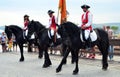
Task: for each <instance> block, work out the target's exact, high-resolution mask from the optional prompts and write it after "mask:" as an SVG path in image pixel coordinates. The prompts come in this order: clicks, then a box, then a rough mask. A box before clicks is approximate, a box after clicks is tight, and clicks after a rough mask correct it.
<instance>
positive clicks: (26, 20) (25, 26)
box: [23, 14, 30, 38]
mask: <svg viewBox="0 0 120 77" xmlns="http://www.w3.org/2000/svg"><path fill="white" fill-rule="evenodd" d="M29 22H30V20H29V16H28V15H27V14H26V15H24V28H23V31H24V33H23V35H24V38H25V36H26V30H27V26H28V24H29Z"/></svg>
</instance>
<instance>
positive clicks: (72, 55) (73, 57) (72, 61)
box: [71, 51, 75, 64]
mask: <svg viewBox="0 0 120 77" xmlns="http://www.w3.org/2000/svg"><path fill="white" fill-rule="evenodd" d="M71 57H72V60H71V63H72V64H74V62H75V53H74V51H71Z"/></svg>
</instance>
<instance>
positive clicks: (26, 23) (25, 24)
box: [24, 20, 29, 30]
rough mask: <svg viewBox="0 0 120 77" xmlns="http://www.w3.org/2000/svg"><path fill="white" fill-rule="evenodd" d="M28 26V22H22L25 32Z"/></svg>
mask: <svg viewBox="0 0 120 77" xmlns="http://www.w3.org/2000/svg"><path fill="white" fill-rule="evenodd" d="M28 24H29V21H28V20H25V21H24V30H27V26H28Z"/></svg>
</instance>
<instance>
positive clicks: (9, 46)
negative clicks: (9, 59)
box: [8, 39, 13, 51]
mask: <svg viewBox="0 0 120 77" xmlns="http://www.w3.org/2000/svg"><path fill="white" fill-rule="evenodd" d="M12 45H13V40H12V39H11V40H9V43H8V51H12V50H11V48H12Z"/></svg>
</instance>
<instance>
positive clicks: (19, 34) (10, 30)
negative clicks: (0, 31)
mask: <svg viewBox="0 0 120 77" xmlns="http://www.w3.org/2000/svg"><path fill="white" fill-rule="evenodd" d="M5 33H6V34H7V37H8V40H10V39H11V38H12V34H14V35H15V39H16V42H17V44H18V46H19V48H20V53H21V58H20V60H19V61H20V62H21V61H24V55H23V44H25V43H27V42H28V40H26V39H25V38H24V37H23V29H21V28H20V27H18V26H17V25H9V26H5ZM33 43H36V39H31V40H29V44H28V47H29V48H31V47H30V45H31V44H33ZM29 48H28V49H29ZM38 48H40V47H39V44H38ZM39 58H42V52H40V53H39Z"/></svg>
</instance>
